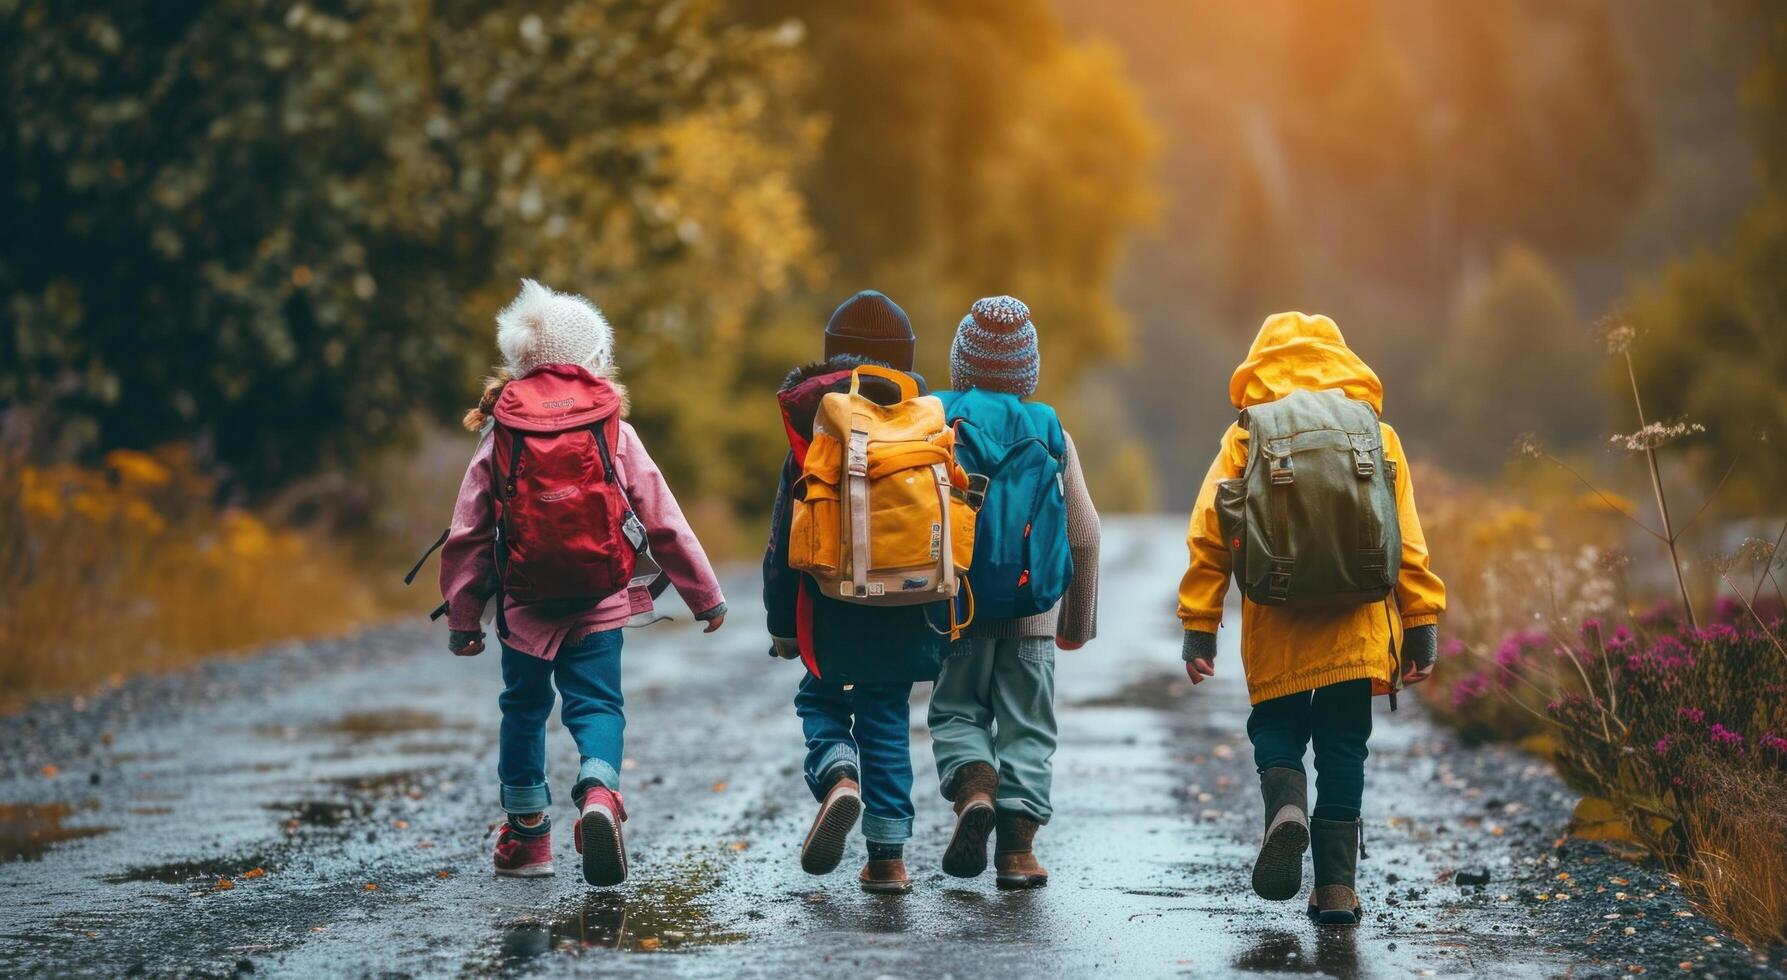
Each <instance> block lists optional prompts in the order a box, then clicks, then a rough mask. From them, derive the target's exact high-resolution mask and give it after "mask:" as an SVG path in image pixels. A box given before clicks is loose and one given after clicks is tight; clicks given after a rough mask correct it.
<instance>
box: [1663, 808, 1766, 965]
mask: <svg viewBox="0 0 1787 980" xmlns="http://www.w3.org/2000/svg"><path fill="white" fill-rule="evenodd" d="M1716 782H1717V785H1718V791H1717V792H1716V793H1711V794H1708V795H1707V797H1706V798H1705V799H1703V800H1702V801H1701V806H1700V807H1699V808H1698V810H1697V812H1694V813H1692V814H1691V815H1690V816H1689V818H1688V819H1687V820H1686V827H1685V829H1686V837H1687V841H1688V846H1689V849H1690V851H1691V852H1692V856H1691V858H1690V859H1689V860H1688V861H1687V862H1686V866H1685V867H1684V869H1683V871H1682V877H1683V878H1685V879H1687V881H1688V883H1689V884H1690V885H1692V886H1693V888H1694V892H1695V895H1696V897H1697V899H1698V900H1699V902H1700V904H1701V905H1702V906H1703V907H1704V908H1705V910H1706V913H1707V915H1708V916H1710V917H1711V918H1713V919H1714V920H1715V921H1717V922H1719V923H1721V924H1722V925H1724V926H1725V928H1727V929H1728V930H1730V931H1731V934H1732V935H1734V936H1736V937H1737V938H1738V939H1741V940H1743V941H1744V942H1745V943H1747V944H1749V945H1750V946H1753V947H1756V948H1759V949H1760V948H1765V947H1767V946H1769V945H1771V944H1774V943H1778V942H1780V941H1781V940H1782V939H1783V937H1787V790H1784V789H1782V788H1781V787H1780V786H1779V785H1771V784H1758V783H1754V782H1752V781H1747V780H1744V779H1742V778H1741V777H1737V776H1735V775H1732V774H1721V775H1720V776H1719V778H1718V779H1717V780H1716Z"/></svg>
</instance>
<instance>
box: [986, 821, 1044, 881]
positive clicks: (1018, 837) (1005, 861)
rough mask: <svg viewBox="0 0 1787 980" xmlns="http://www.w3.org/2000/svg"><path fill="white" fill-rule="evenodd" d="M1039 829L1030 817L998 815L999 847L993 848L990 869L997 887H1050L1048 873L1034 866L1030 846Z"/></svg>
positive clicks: (1034, 859) (997, 845) (1038, 866)
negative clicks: (995, 875)
mask: <svg viewBox="0 0 1787 980" xmlns="http://www.w3.org/2000/svg"><path fill="white" fill-rule="evenodd" d="M1040 826H1042V824H1040V823H1038V822H1037V821H1036V819H1035V818H1033V817H1026V816H1023V815H1021V814H1016V813H1001V814H999V820H998V829H997V833H998V843H997V844H996V845H995V846H994V848H993V868H994V870H995V871H997V872H998V876H999V877H998V881H999V887H1000V888H1005V889H1014V888H1041V887H1042V886H1044V885H1046V884H1048V883H1049V873H1048V871H1046V870H1044V869H1043V866H1042V865H1040V864H1038V863H1037V862H1036V855H1035V854H1034V853H1033V852H1032V851H1031V849H1030V847H1031V842H1032V841H1034V840H1035V839H1036V828H1038V827H1040Z"/></svg>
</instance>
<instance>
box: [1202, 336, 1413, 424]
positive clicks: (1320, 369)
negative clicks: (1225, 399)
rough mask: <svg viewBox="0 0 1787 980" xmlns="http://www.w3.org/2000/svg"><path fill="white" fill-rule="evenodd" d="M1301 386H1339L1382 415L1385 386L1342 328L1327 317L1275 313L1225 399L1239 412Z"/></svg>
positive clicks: (1322, 387) (1236, 370)
mask: <svg viewBox="0 0 1787 980" xmlns="http://www.w3.org/2000/svg"><path fill="white" fill-rule="evenodd" d="M1299 388H1308V389H1310V390H1312V391H1322V390H1325V389H1328V388H1339V389H1340V390H1342V391H1344V392H1346V394H1347V397H1348V398H1357V399H1359V400H1360V401H1364V402H1369V403H1370V404H1371V407H1372V408H1373V409H1375V410H1376V411H1377V413H1378V414H1379V415H1382V414H1383V413H1384V385H1383V382H1381V381H1379V380H1378V378H1377V372H1375V371H1373V370H1372V369H1371V368H1370V366H1369V365H1367V364H1366V363H1365V362H1364V361H1362V360H1360V359H1359V355H1357V354H1355V353H1353V352H1352V349H1351V348H1349V347H1347V345H1346V338H1344V337H1342V336H1341V335H1340V328H1339V327H1338V326H1335V324H1334V321H1333V320H1330V319H1328V318H1327V317H1325V316H1309V315H1307V314H1303V313H1275V314H1273V315H1272V316H1269V317H1267V318H1266V322H1265V323H1264V324H1261V326H1260V335H1259V336H1258V337H1255V338H1254V339H1253V346H1252V347H1251V348H1249V349H1248V351H1247V360H1245V361H1242V362H1241V366H1240V367H1238V368H1236V369H1235V376H1234V377H1233V378H1231V379H1229V401H1231V402H1234V404H1235V408H1237V409H1243V408H1249V407H1251V406H1254V405H1258V404H1260V403H1261V402H1270V401H1277V400H1278V399H1280V398H1283V397H1284V396H1286V395H1288V394H1290V393H1291V392H1293V391H1295V390H1297V389H1299Z"/></svg>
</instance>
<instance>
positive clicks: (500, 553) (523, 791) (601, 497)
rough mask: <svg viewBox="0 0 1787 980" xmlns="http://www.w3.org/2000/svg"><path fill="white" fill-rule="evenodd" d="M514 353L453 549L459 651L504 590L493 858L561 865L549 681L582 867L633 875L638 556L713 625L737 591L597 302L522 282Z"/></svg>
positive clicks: (512, 870) (538, 868)
mask: <svg viewBox="0 0 1787 980" xmlns="http://www.w3.org/2000/svg"><path fill="white" fill-rule="evenodd" d="M496 322H497V334H496V340H497V347H498V348H499V349H500V350H501V352H502V355H503V362H504V363H503V368H502V370H501V371H500V372H499V373H498V376H497V377H495V378H493V379H491V380H490V382H489V383H488V384H487V385H486V387H485V391H484V396H483V398H482V399H481V400H480V402H479V405H478V407H477V408H474V409H472V410H471V411H470V412H468V413H467V414H466V419H465V422H466V427H467V428H468V429H471V430H472V431H474V432H479V433H481V434H482V438H481V440H480V441H479V443H478V449H477V452H476V453H474V454H473V456H472V461H471V465H470V466H468V467H467V468H466V471H465V480H464V482H463V483H462V484H461V485H460V488H459V499H458V502H457V503H456V504H455V505H454V507H453V524H452V527H451V528H450V529H449V531H448V533H447V536H446V541H445V545H444V547H443V550H442V552H441V593H442V596H443V597H444V598H445V600H446V608H447V617H448V619H447V625H448V627H449V628H450V629H451V631H452V633H451V638H450V639H449V640H448V648H449V649H450V650H451V651H452V652H453V653H454V654H456V655H458V656H462V657H469V656H475V655H477V654H478V653H481V652H482V651H483V649H484V632H483V627H482V622H483V617H484V612H485V609H486V607H487V606H489V605H491V601H490V600H491V599H492V598H495V599H496V600H497V601H496V602H495V603H494V605H495V607H496V609H495V619H496V626H497V633H498V636H499V639H500V640H501V645H502V658H503V659H502V670H503V692H502V695H501V696H500V697H499V698H498V699H497V705H498V707H500V708H501V709H502V725H501V727H500V729H499V751H498V761H497V780H498V782H499V784H500V786H501V797H502V807H503V810H504V811H505V812H506V813H507V814H508V819H507V821H506V823H505V824H504V826H503V828H502V830H501V832H500V833H499V834H498V835H497V839H496V854H495V864H496V873H497V874H499V875H506V876H512V877H522V878H529V877H539V876H544V875H550V874H552V836H551V835H552V820H551V817H550V816H549V815H548V814H547V808H548V807H549V806H550V805H551V802H552V794H551V792H550V791H549V789H548V788H547V784H546V722H547V719H548V718H549V717H550V716H551V714H552V705H553V700H554V695H553V688H554V685H556V686H557V689H558V695H559V697H561V698H562V699H563V708H562V710H561V712H560V717H561V719H562V720H563V721H564V724H565V727H566V728H568V729H570V731H571V737H572V738H573V739H574V740H575V741H576V742H577V751H578V754H579V755H580V756H581V758H582V762H581V764H580V766H579V767H578V772H577V780H576V782H575V783H573V784H572V786H571V799H572V801H573V802H574V803H575V804H576V806H577V809H578V817H577V824H576V828H575V834H574V839H575V843H576V846H577V850H578V851H579V852H580V853H581V854H582V855H583V875H584V879H585V880H586V881H588V882H589V883H590V884H592V885H614V884H619V883H620V882H622V881H624V880H625V879H626V877H627V852H626V845H625V843H624V842H623V840H622V836H621V824H622V822H623V821H625V820H626V819H627V812H626V809H625V807H624V806H623V805H622V802H621V796H620V767H621V748H622V733H623V731H624V730H625V728H626V717H625V715H624V713H623V711H622V698H621V646H622V641H621V627H622V626H624V625H625V624H626V623H627V621H628V619H629V618H631V617H633V616H634V615H636V614H639V613H642V612H647V611H649V610H650V608H651V596H650V594H649V592H648V590H647V589H646V588H645V587H644V586H643V585H638V584H635V583H633V582H632V581H631V578H632V574H633V569H634V561H635V559H636V557H637V556H638V553H639V552H640V551H642V550H643V549H644V548H645V547H646V546H648V545H649V548H650V554H651V558H652V559H653V560H655V561H656V563H657V564H658V566H659V567H661V568H662V569H663V571H664V573H665V574H666V575H667V576H668V577H669V579H670V582H671V583H672V584H673V585H675V586H676V589H677V592H678V593H680V594H681V596H682V598H683V601H684V602H686V603H687V604H688V606H689V609H690V610H692V611H694V613H695V618H696V619H698V620H701V621H703V622H705V623H706V624H707V629H706V632H708V633H712V632H713V631H714V630H717V629H719V628H720V625H721V623H723V622H724V621H725V619H726V600H725V598H724V597H723V596H722V595H721V594H720V585H719V582H718V580H717V579H716V578H715V577H714V572H713V568H712V566H711V565H710V564H709V563H708V560H707V555H706V554H705V553H704V552H703V551H702V549H701V543H700V542H699V541H697V540H696V539H695V535H694V533H693V532H692V531H690V530H689V525H688V522H687V521H685V520H684V519H683V514H682V510H681V508H680V507H678V506H677V503H676V498H675V497H674V496H673V495H672V494H671V492H670V487H669V486H668V485H667V484H666V483H665V482H664V476H663V474H662V473H660V472H659V470H658V467H657V466H656V464H654V463H653V462H652V458H651V456H650V455H648V454H647V453H646V451H645V446H644V445H643V444H642V443H640V441H639V435H638V433H636V432H634V431H633V427H632V426H631V425H630V424H628V423H627V422H625V421H623V419H622V416H623V415H624V414H625V392H624V390H623V389H622V388H621V387H620V385H619V383H618V382H617V381H616V380H615V375H616V372H615V366H614V359H613V350H614V336H613V332H612V331H611V330H610V328H609V326H608V322H607V321H606V320H605V319H604V318H603V316H602V314H601V312H600V311H599V310H597V309H596V307H595V305H594V304H592V303H591V302H590V301H589V300H587V299H584V298H583V297H581V296H574V295H568V294H564V293H556V292H553V291H552V290H551V289H548V288H546V287H545V286H542V285H540V284H539V283H536V282H534V281H532V280H523V282H522V288H521V293H520V295H519V296H517V297H516V298H515V300H514V302H512V303H511V304H510V305H509V306H508V308H507V309H505V310H503V311H502V312H501V313H499V314H498V315H497V318H496Z"/></svg>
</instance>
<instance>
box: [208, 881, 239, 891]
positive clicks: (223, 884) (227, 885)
mask: <svg viewBox="0 0 1787 980" xmlns="http://www.w3.org/2000/svg"><path fill="white" fill-rule="evenodd" d="M234 887H236V883H235V882H233V881H231V880H229V879H228V878H219V879H217V884H215V885H212V886H211V890H212V891H214V892H227V891H229V890H230V889H232V888H234Z"/></svg>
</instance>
